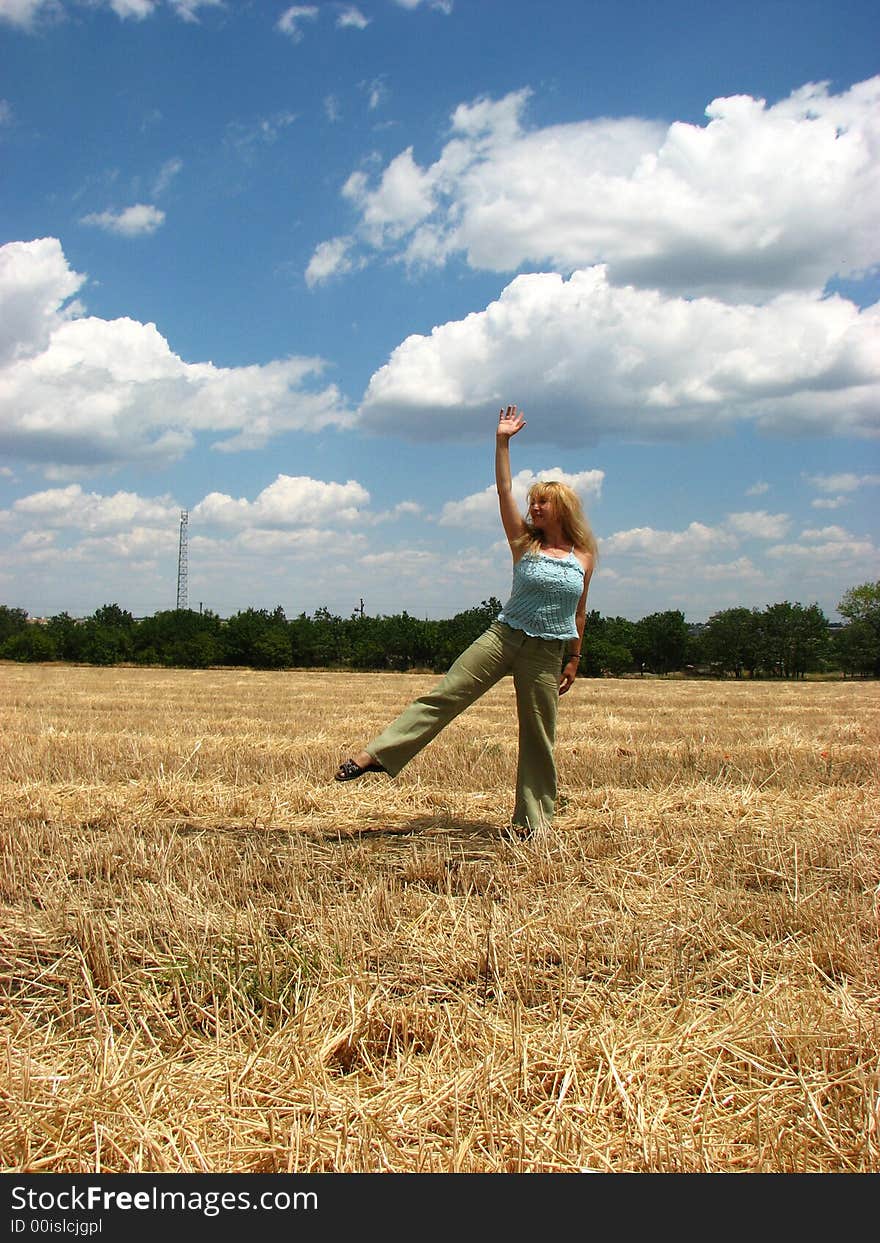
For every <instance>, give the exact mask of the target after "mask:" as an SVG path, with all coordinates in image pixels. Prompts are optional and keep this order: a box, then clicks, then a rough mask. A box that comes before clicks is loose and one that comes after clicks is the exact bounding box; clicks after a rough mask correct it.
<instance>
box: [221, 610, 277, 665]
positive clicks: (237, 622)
mask: <svg viewBox="0 0 880 1243" xmlns="http://www.w3.org/2000/svg"><path fill="white" fill-rule="evenodd" d="M222 639H223V650H224V661H225V663H226V664H229V665H249V666H250V667H251V668H255V669H281V668H284V667H285V666H288V665H290V664H291V663H292V654H291V642H290V632H289V628H288V623H287V619H286V617H285V616H284V610H283V609H281V608H276V609H275V610H274V611H273V612H272V613H269V612H268V611H267V610H266V609H244V610H243V611H242V612H239V613H236V614H235V616H234V617H230V618H229V619H228V621H227V622H226V625H225V626H224V627H223V630H222Z"/></svg>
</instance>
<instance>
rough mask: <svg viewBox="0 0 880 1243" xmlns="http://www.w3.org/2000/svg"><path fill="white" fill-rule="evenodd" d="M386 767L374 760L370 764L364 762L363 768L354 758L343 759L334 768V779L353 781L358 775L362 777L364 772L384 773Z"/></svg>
mask: <svg viewBox="0 0 880 1243" xmlns="http://www.w3.org/2000/svg"><path fill="white" fill-rule="evenodd" d="M387 771H388V769H387V768H384V767H383V766H382V765H381V764H377V763H376V762H375V760H374V761H373V763H372V764H364V766H363V768H362V767H361V766H360V764H356V763H355V762H354V760H345V761H344V762H343V763H342V764H340V765H339V767H338V769H337V770H336V777H335V778H334V780H336V781H355V780H356V779H357V778H358V777H363V775H364V773H386V772H387Z"/></svg>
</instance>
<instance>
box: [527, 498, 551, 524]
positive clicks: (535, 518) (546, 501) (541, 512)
mask: <svg viewBox="0 0 880 1243" xmlns="http://www.w3.org/2000/svg"><path fill="white" fill-rule="evenodd" d="M555 517H556V506H555V505H554V504H553V501H552V499H551V498H550V497H549V496H544V497H540V498H539V497H537V496H533V497H532V499H531V500H530V501H529V521H530V522H531V524H532V526H533V527H534V528H535V529H536V530H538V531H543V530H544V528H545V526H546V525H547V523H548V522H552V521H553V519H554V518H555Z"/></svg>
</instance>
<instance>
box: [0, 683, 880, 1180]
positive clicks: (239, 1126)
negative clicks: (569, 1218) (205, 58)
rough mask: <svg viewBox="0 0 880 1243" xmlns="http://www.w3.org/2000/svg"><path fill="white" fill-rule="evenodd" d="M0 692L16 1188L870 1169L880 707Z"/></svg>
mask: <svg viewBox="0 0 880 1243" xmlns="http://www.w3.org/2000/svg"><path fill="white" fill-rule="evenodd" d="M432 681H433V679H431V678H429V677H421V676H416V675H405V674H396V675H374V674H360V675H354V674H352V675H346V674H337V673H333V674H330V673H327V674H324V673H316V672H309V673H265V674H263V673H255V672H249V671H241V670H225V671H209V672H184V671H167V672H165V671H156V670H144V669H124V670H113V669H111V670H101V669H87V668H62V667H55V666H43V667H35V666H26V667H18V666H11V665H4V666H0V687H2V699H0V730H2V735H0V736H2V744H0V799H2V805H0V850H2V854H3V865H2V868H0V909H2V919H0V929H2V930H0V977H2V979H0V987H2V990H3V995H4V1009H3V1017H2V1039H3V1046H2V1052H3V1067H4V1069H3V1081H2V1082H3V1087H2V1091H3V1096H4V1101H5V1103H6V1106H7V1108H6V1110H5V1111H4V1113H3V1114H2V1115H0V1161H2V1165H3V1168H4V1169H6V1170H7V1171H9V1170H15V1171H51V1172H91V1171H95V1172H101V1171H113V1172H123V1171H125V1172H128V1171H149V1172H183V1171H210V1172H225V1171H253V1172H275V1171H287V1170H294V1171H302V1172H305V1171H343V1172H379V1171H394V1172H411V1171H412V1172H414V1171H421V1172H447V1171H463V1172H489V1171H491V1172H506V1171H577V1170H580V1169H593V1170H601V1171H621V1172H622V1171H684V1172H687V1171H715V1172H721V1171H730V1172H733V1171H764V1172H793V1171H810V1172H832V1171H842V1172H869V1171H877V1170H880V1006H878V1000H880V925H878V881H880V834H878V820H877V810H876V809H877V805H878V804H877V793H878V790H877V784H878V783H877V776H878V765H877V761H878V742H880V731H878V721H880V688H878V686H877V685H876V684H869V683H863V684H857V683H848V684H842V683H815V684H810V683H806V684H800V685H782V686H780V685H770V684H748V683H745V684H728V683H722V684H716V683H711V684H710V683H706V684H704V683H685V682H671V681H670V682H659V681H645V682H637V681H624V682H620V681H587V680H584V681H581V682H579V683H578V685H577V686H576V688H575V689H574V690H573V692H572V693H571V694H570V695H569V696H568V697H567V698H566V700H564V701H563V705H562V709H561V715H560V728H559V740H558V757H559V766H560V776H561V787H562V798H561V800H560V812H559V815H558V816H557V819H556V822H555V824H554V826H553V828H552V829H551V830H549V831H547V832H545V833H543V834H541V835H539V836H538V837H537V838H535V839H533V840H532V841H530V842H527V843H524V844H510V843H508V842H506V841H505V840H503V839H502V837H501V836H500V832H499V830H500V828H501V826H502V825H503V824H504V823H505V821H506V818H507V816H508V814H509V811H510V804H511V797H512V787H513V769H514V764H515V753H516V736H515V717H514V709H513V703H512V689H511V687H510V686H509V685H508V684H502V685H501V686H499V687H497V688H496V689H495V690H493V691H492V692H491V693H490V694H489V695H487V696H486V697H485V698H484V699H483V700H482V701H480V703H479V704H477V705H476V706H475V707H474V708H473V709H471V710H470V711H469V712H468V713H467V714H465V716H463V717H461V718H460V719H459V720H458V721H456V722H455V723H454V724H453V725H452V726H450V728H449V729H448V730H447V731H446V732H445V733H444V734H443V735H441V737H440V738H439V739H438V740H437V741H436V742H435V743H434V744H433V745H432V746H431V747H430V748H429V749H428V750H426V751H425V752H424V753H423V754H422V755H421V756H420V757H419V758H418V759H417V760H415V761H414V762H413V763H412V764H411V765H410V766H409V767H408V768H407V769H406V770H405V771H404V773H402V774H401V776H400V777H399V778H398V779H397V780H396V781H393V782H392V781H389V780H388V779H386V778H382V777H368V778H365V779H364V780H363V781H361V782H359V783H356V784H351V785H342V786H340V785H338V784H336V783H334V782H333V780H332V776H333V772H334V769H335V767H336V764H337V763H338V762H339V760H340V759H342V758H344V757H345V756H346V755H347V754H349V753H351V752H352V751H353V750H356V749H357V748H358V747H359V746H360V745H362V743H363V742H364V741H366V740H367V739H368V738H369V737H370V736H371V735H372V734H373V733H375V732H376V731H377V730H378V729H379V728H380V727H382V726H383V725H384V724H385V723H386V722H387V720H388V719H390V717H392V716H393V715H394V714H395V713H396V712H397V711H398V710H399V708H401V707H403V706H404V705H405V703H407V702H408V701H409V699H410V698H412V697H413V696H414V695H415V694H417V693H419V692H420V691H421V690H422V689H424V688H426V687H427V686H429V685H431V684H432Z"/></svg>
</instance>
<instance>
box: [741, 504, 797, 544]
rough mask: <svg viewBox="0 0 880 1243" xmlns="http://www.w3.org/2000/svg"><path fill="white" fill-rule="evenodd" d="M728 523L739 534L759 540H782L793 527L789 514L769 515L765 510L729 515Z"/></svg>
mask: <svg viewBox="0 0 880 1243" xmlns="http://www.w3.org/2000/svg"><path fill="white" fill-rule="evenodd" d="M727 522H728V525H729V526H730V527H731V528H732V529H733V530H734V531H736V532H737V534H739V535H747V536H753V537H755V538H757V539H781V538H782V537H783V535H785V534H786V532H787V531H788V529H789V527H790V526H791V519H790V518H789V516H788V514H768V513H767V512H766V510H763V509H757V510H752V511H750V512H747V513H738V514H728V515H727Z"/></svg>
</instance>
